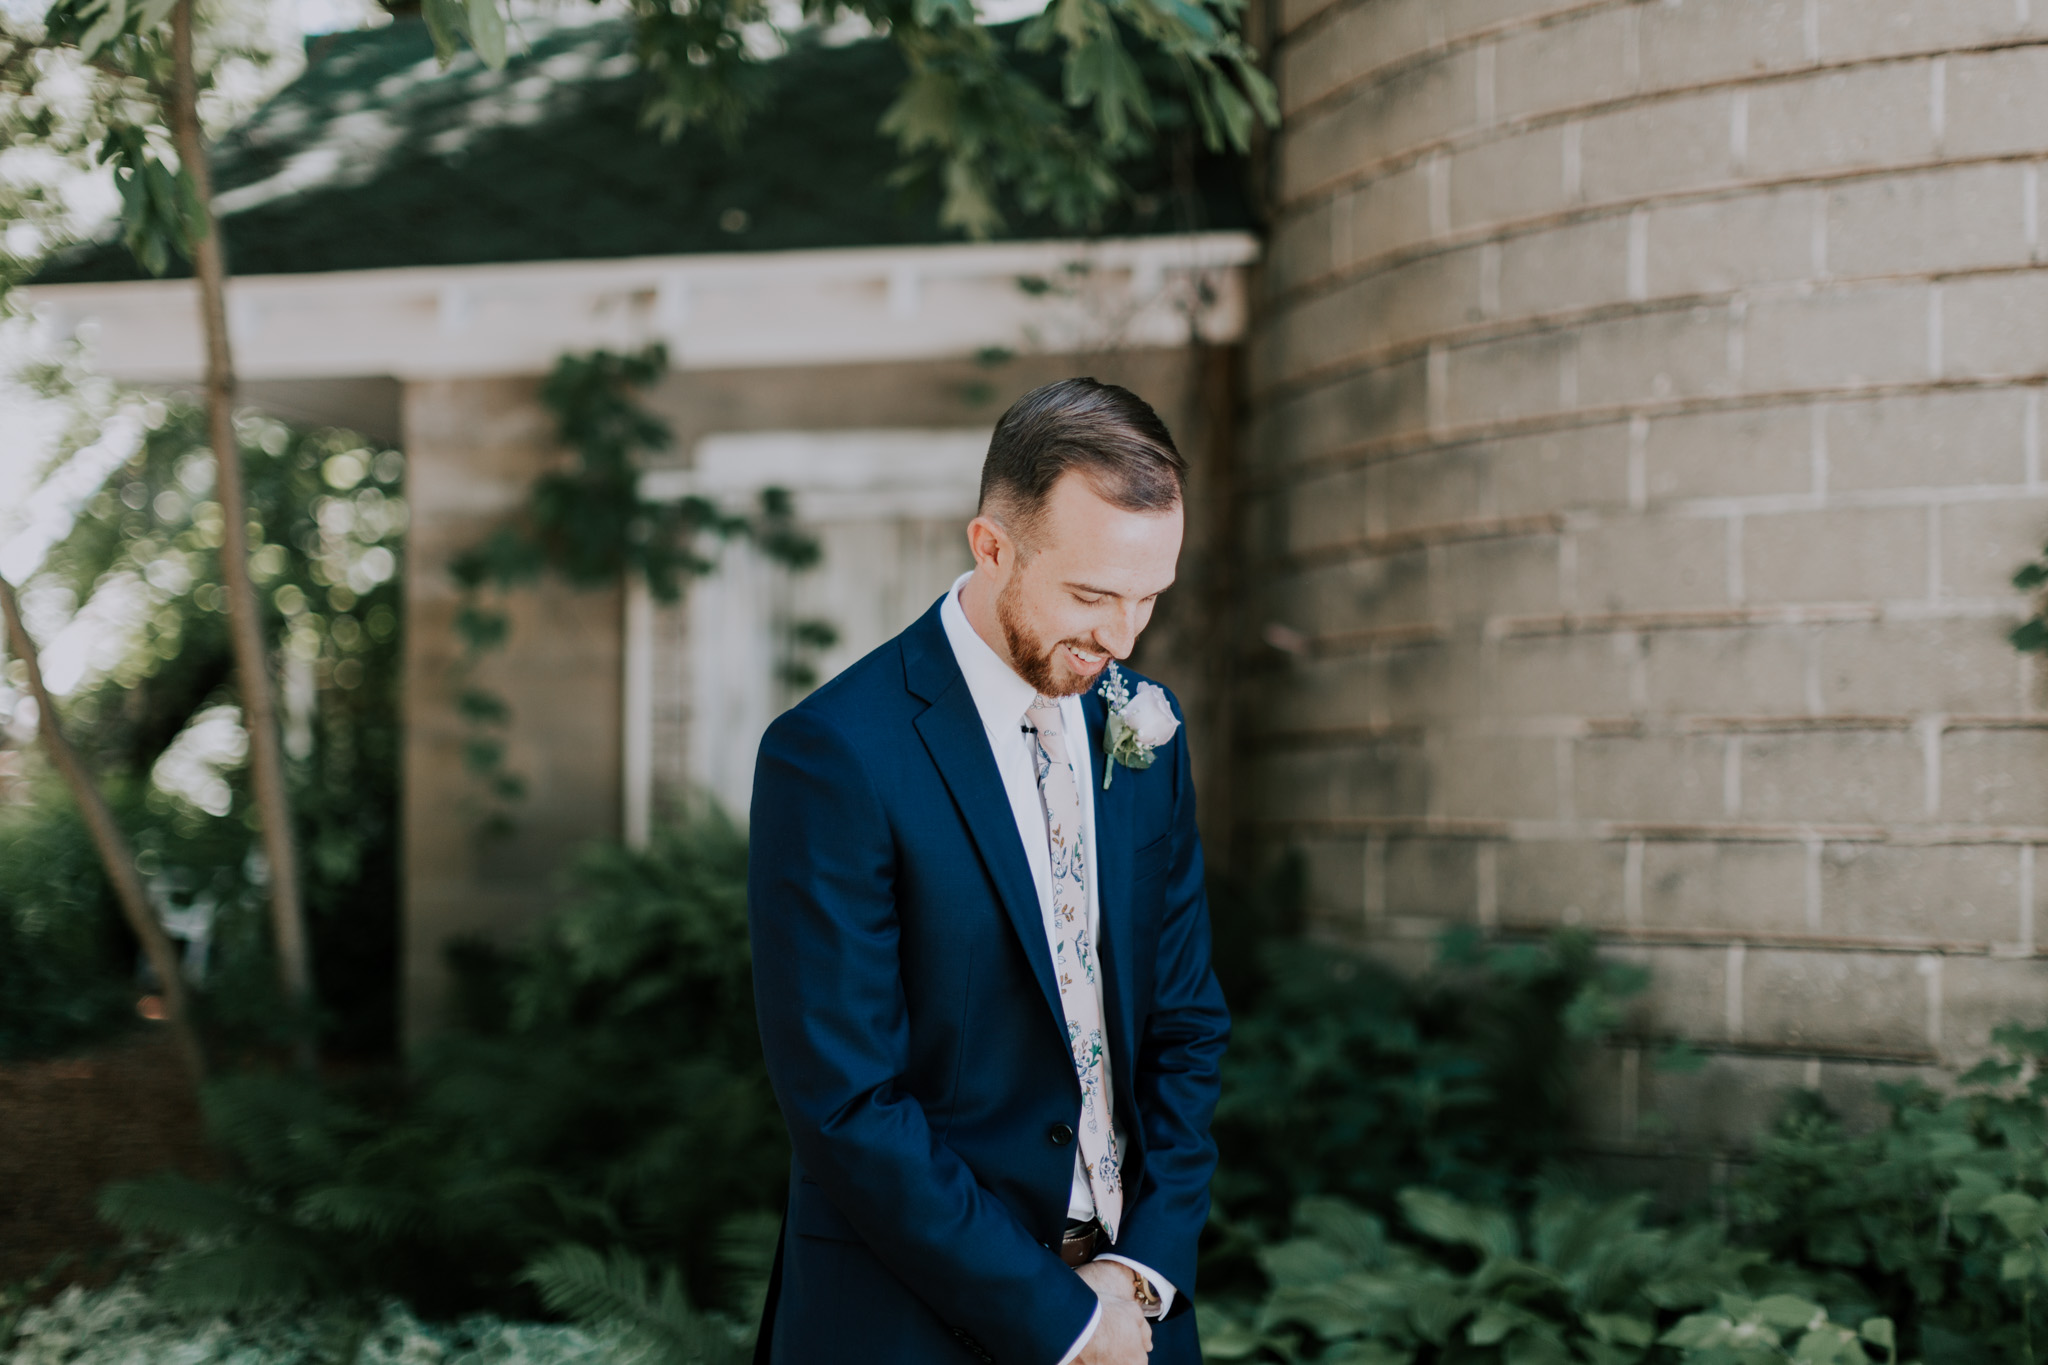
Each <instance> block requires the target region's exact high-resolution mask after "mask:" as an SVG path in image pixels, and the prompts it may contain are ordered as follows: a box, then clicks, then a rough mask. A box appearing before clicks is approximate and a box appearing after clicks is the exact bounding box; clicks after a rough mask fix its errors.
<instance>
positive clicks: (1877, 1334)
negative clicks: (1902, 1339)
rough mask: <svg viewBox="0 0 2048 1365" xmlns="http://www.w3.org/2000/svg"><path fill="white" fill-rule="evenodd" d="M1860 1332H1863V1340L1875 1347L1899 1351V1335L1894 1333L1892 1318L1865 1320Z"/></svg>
mask: <svg viewBox="0 0 2048 1365" xmlns="http://www.w3.org/2000/svg"><path fill="white" fill-rule="evenodd" d="M1858 1330H1860V1331H1861V1333H1862V1335H1863V1339H1864V1340H1865V1341H1867V1342H1869V1343H1870V1344H1871V1345H1873V1346H1882V1347H1884V1348H1885V1349H1886V1350H1887V1351H1895V1350H1897V1349H1898V1346H1899V1339H1898V1334H1897V1333H1896V1332H1895V1331H1893V1329H1892V1320H1891V1319H1890V1318H1865V1319H1864V1320H1863V1326H1862V1327H1861V1328H1860V1329H1858Z"/></svg>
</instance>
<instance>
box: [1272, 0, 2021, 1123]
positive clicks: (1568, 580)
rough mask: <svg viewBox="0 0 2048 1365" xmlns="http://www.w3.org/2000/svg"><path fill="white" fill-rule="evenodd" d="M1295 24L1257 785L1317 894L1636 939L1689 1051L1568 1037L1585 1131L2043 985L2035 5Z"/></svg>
mask: <svg viewBox="0 0 2048 1365" xmlns="http://www.w3.org/2000/svg"><path fill="white" fill-rule="evenodd" d="M1278 23H1279V27H1280V30H1281V33H1280V37H1279V39H1278V42H1277V46H1276V68H1277V71H1278V76H1279V81H1280V85H1281V93H1282V99H1283V103H1284V107H1285V123H1284V126H1283V129H1282V131H1281V133H1280V135H1279V137H1278V138H1277V140H1276V145H1275V150H1274V169H1273V184H1272V189H1273V194H1274V198H1275V201H1276V204H1277V220H1276V223H1275V227H1274V233H1273V238H1272V244H1271V249H1270V253H1269V259H1268V264H1267V270H1266V280H1265V292H1264V299H1263V306H1262V309H1261V318H1262V321H1261V323H1260V326H1259V330H1258V332H1257V334H1256V336H1255V339H1254V342H1253V345H1252V349H1251V355H1250V372H1251V381H1250V383H1251V388H1252V406H1253V420H1252V423H1251V431H1250V439H1249V440H1248V442H1247V445H1246V451H1245V456H1244V465H1245V475H1244V478H1245V481H1246V494H1247V501H1246V516H1247V519H1248V523H1247V532H1246V535H1247V542H1248V544H1249V545H1250V546H1251V548H1252V552H1253V554H1254V555H1255V556H1256V560H1257V564H1258V569H1257V571H1256V572H1255V573H1254V574H1253V576H1252V577H1253V581H1254V585H1255V586H1254V598H1253V602H1252V609H1253V612H1254V617H1255V621H1256V622H1257V623H1262V624H1263V625H1264V626H1265V627H1266V629H1265V638H1266V639H1267V640H1268V641H1269V642H1276V643H1273V644H1271V645H1270V646H1269V647H1270V648H1272V649H1273V651H1274V657H1275V659H1276V667H1277V669H1278V671H1277V673H1276V677H1277V678H1279V679H1281V681H1279V682H1277V683H1276V685H1274V686H1271V687H1268V688H1264V689H1261V691H1260V692H1259V694H1258V695H1257V696H1256V697H1255V698H1254V699H1252V700H1251V701H1250V703H1249V705H1248V710H1247V714H1248V717H1249V720H1248V722H1247V724H1248V725H1249V726H1251V727H1253V730H1254V732H1253V734H1252V736H1251V738H1250V742H1249V745H1248V753H1249V754H1250V755H1251V758H1250V767H1249V770H1248V774H1249V783H1250V791H1249V792H1248V797H1247V805H1248V806H1249V807H1250V808H1251V809H1253V810H1254V811H1256V812H1257V829H1258V832H1259V834H1260V836H1261V837H1262V839H1263V840H1265V841H1266V842H1269V843H1272V844H1285V845H1289V846H1292V847H1295V848H1298V849H1300V850H1302V851H1303V852H1304V853H1305V855H1306V856H1307V858H1308V865H1309V868H1310V884H1311V888H1312V890H1311V895H1312V902H1313V904H1312V909H1313V913H1314V914H1315V915H1316V917H1317V919H1318V921H1319V922H1320V924H1321V925H1322V926H1323V927H1324V928H1325V930H1326V931H1328V932H1330V933H1333V934H1340V935H1349V936H1354V937H1357V938H1360V939H1363V940H1366V941H1369V942H1372V943H1374V944H1376V945H1379V946H1380V947H1381V948H1382V949H1383V950H1384V951H1387V952H1389V953H1393V954H1398V955H1403V956H1406V957H1409V958H1411V959H1412V958H1413V957H1415V956H1418V955H1419V953H1420V950H1421V948H1420V945H1421V944H1422V943H1423V942H1424V941H1426V939H1427V938H1428V937H1429V936H1430V935H1432V934H1433V933H1434V932H1435V931H1437V930H1438V929H1440V928H1441V927H1442V926H1444V925H1445V924H1447V923H1451V922H1458V921H1464V922H1474V923H1478V924H1481V925H1486V926H1493V927H1498V928H1500V929H1504V930H1540V929H1542V928H1545V927H1547V926H1550V925H1556V924H1581V925H1585V926H1589V927H1591V928H1592V929H1594V930H1596V931H1597V932H1598V933H1599V934H1600V935H1602V936H1603V937H1604V938H1605V939H1606V940H1607V941H1609V942H1610V943H1611V944H1612V945H1613V948H1614V951H1616V952H1621V953H1625V954H1627V955H1629V956H1631V957H1634V958H1636V959H1639V960H1641V961H1643V962H1644V963H1646V964H1648V965H1649V966H1650V967H1651V968H1652V969H1653V970H1654V973H1655V979H1656V983H1657V984H1656V986H1655V988H1654V991H1653V994H1652V998H1651V999H1650V1000H1649V1001H1648V1002H1647V1003H1646V1005H1645V1006H1644V1008H1643V1010H1642V1012H1641V1014H1640V1017H1639V1018H1638V1020H1637V1023H1636V1028H1637V1031H1638V1033H1639V1035H1640V1041H1641V1043H1642V1045H1643V1047H1649V1046H1652V1045H1654V1044H1655V1043H1657V1042H1658V1041H1659V1040H1660V1039H1663V1038H1675V1037H1683V1038H1686V1039H1689V1040H1692V1041H1693V1042H1695V1043H1697V1044H1698V1045H1699V1046H1701V1047H1703V1048H1705V1049H1707V1050H1708V1051H1709V1052H1710V1054H1711V1056H1712V1062H1711V1064H1710V1066H1709V1067H1708V1069H1707V1071H1706V1072H1704V1073H1702V1074H1701V1075H1700V1076H1699V1077H1696V1078H1691V1079H1683V1078H1677V1077H1671V1076H1665V1075H1661V1074H1659V1073H1657V1072H1656V1071H1655V1068H1654V1067H1652V1066H1651V1065H1650V1064H1649V1062H1648V1061H1647V1060H1646V1054H1645V1052H1644V1051H1643V1050H1642V1048H1625V1049H1622V1050H1620V1051H1619V1052H1618V1053H1617V1054H1616V1055H1615V1056H1614V1057H1612V1058H1609V1059H1607V1061H1606V1062H1603V1064H1602V1067H1601V1068H1599V1069H1598V1070H1599V1071H1600V1077H1599V1079H1598V1084H1597V1087H1596V1089H1597V1091H1598V1094H1597V1097H1596V1100H1595V1103H1594V1111H1595V1113H1596V1114H1597V1115H1598V1122H1599V1126H1600V1130H1601V1140H1602V1141H1604V1142H1606V1143H1608V1144H1609V1145H1610V1146H1611V1147H1612V1148H1613V1149H1614V1150H1615V1151H1616V1152H1618V1153H1622V1152H1634V1151H1649V1150H1658V1149H1663V1148H1668V1147H1672V1146H1676V1147H1681V1148H1683V1147H1686V1146H1687V1145H1688V1144H1690V1145H1691V1146H1692V1147H1693V1148H1696V1149H1704V1148H1712V1147H1716V1146H1722V1145H1726V1144H1729V1143H1733V1142H1737V1141H1739V1139H1740V1137H1741V1134H1742V1132H1745V1131H1747V1129H1746V1128H1745V1127H1744V1125H1745V1124H1748V1123H1749V1122H1750V1120H1749V1118H1742V1117H1740V1116H1742V1115H1749V1116H1751V1117H1753V1116H1754V1115H1755V1114H1756V1113H1760V1112H1763V1111H1764V1110H1765V1109H1767V1108H1768V1106H1767V1105H1763V1104H1760V1103H1757V1102H1751V1101H1747V1100H1746V1101H1744V1103H1743V1105H1740V1106H1736V1105H1732V1104H1731V1102H1730V1101H1728V1100H1727V1098H1726V1096H1725V1094H1724V1093H1723V1092H1725V1091H1728V1090H1729V1088H1730V1087H1733V1088H1734V1090H1735V1091H1739V1092H1741V1093H1743V1094H1751V1093H1755V1094H1764V1093H1767V1092H1771V1091H1774V1090H1775V1089H1776V1088H1778V1087H1781V1086H1783V1085H1785V1084H1799V1085H1806V1086H1810V1087H1814V1088H1818V1089H1820V1090H1822V1091H1823V1092H1824V1093H1827V1094H1829V1095H1834V1096H1848V1095H1850V1094H1852V1093H1860V1092H1858V1091H1857V1085H1858V1084H1860V1082H1861V1081H1862V1080H1866V1079H1868V1078H1869V1077H1870V1076H1871V1075H1878V1074H1901V1073H1905V1072H1912V1071H1919V1070H1923V1069H1926V1068H1934V1067H1940V1066H1944V1065H1948V1064H1952V1063H1955V1062H1957V1061H1966V1060H1968V1059H1970V1058H1972V1057H1973V1056H1974V1055H1975V1054H1976V1053H1977V1052H1978V1050H1979V1049H1981V1048H1982V1047H1983V1045H1984V1043H1985V1040H1986V1038H1987V1036H1988V1033H1989V1031H1990V1029H1991V1028H1992V1027H1993V1026H1995V1025H1996V1024H1997V1023H1999V1022H2001V1021H2002V1020H2004V1019H2006V1018H2010V1017H2015V1016H2027V1017H2030V1018H2033V1019H2035V1020H2036V1021H2039V1020H2040V1019H2042V1018H2043V1017H2048V970H2044V969H2043V968H2042V967H2041V966H2040V965H2039V963H2038V957H2037V953H2038V949H2037V927H2036V926H2037V921H2038V919H2039V905H2040V900H2041V897H2042V894H2043V889H2044V883H2048V876H2039V875H2037V871H2036V869H2037V861H2038V850H2039V848H2040V846H2041V845H2042V844H2043V843H2048V707H2044V701H2048V693H2044V688H2043V684H2042V681H2041V679H2040V677H2039V675H2038V672H2037V669H2036V666H2035V663H2034V661H2033V660H2031V659H2028V658H2023V657H2022V656H2020V655H2019V654H2017V653H2015V652H2014V651H2013V650H2012V649H2011V648H2010V647H2009V646H2008V645H2007V644H2006V642H2005V635H2006V633H2007V632H2008V631H2009V630H2010V629H2011V628H2012V626H2013V625H2014V624H2015V623H2016V622H2017V621H2018V620H2020V619H2021V618H2022V616H2023V615H2024V613H2025V608H2026V604H2025V602H2024V601H2023V599H2022V598H2021V596H2020V595H2019V594H2017V593H2015V592H2014V590H2013V589H2012V588H2011V587H2010V585H2009V578H2010V575H2011V573H2012V572H2013V570H2014V569H2015V568H2016V567H2017V566H2018V565H2019V564H2020V563H2021V562H2023V561H2024V560H2026V559H2028V558H2029V557H2030V556H2031V555H2032V554H2033V553H2034V552H2035V551H2036V550H2037V549H2038V547H2039V546H2040V545H2041V543H2042V541H2043V540H2044V538H2048V481H2044V478H2043V469H2042V455H2041V444H2042V412H2041V407H2042V402H2041V393H2042V385H2043V383H2044V381H2048V269H2044V268H2043V260H2044V258H2043V245H2042V240H2041V208H2042V188H2041V180H2042V174H2041V172H2042V165H2043V162H2044V160H2048V3H2042V0H1885V2H1884V3H1874V0H1282V3H1281V5H1280V14H1279V18H1278ZM1852 1082H1855V1083H1854V1084H1852ZM1866 1089H1867V1087H1866ZM1717 1096H1718V1097H1719V1098H1717ZM1731 1116H1734V1117H1731Z"/></svg>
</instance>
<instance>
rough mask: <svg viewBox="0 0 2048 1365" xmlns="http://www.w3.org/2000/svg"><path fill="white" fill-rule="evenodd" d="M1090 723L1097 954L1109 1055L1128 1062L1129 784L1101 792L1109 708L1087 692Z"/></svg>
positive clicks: (1124, 775)
mask: <svg viewBox="0 0 2048 1365" xmlns="http://www.w3.org/2000/svg"><path fill="white" fill-rule="evenodd" d="M1081 709H1082V711H1083V712H1084V713H1085V714H1086V715H1087V717H1088V754H1089V767H1088V771H1089V772H1090V773H1091V774H1092V775H1093V778H1094V784H1095V872H1096V876H1097V878H1098V879H1099V880H1100V882H1101V885H1099V886H1098V887H1096V890H1095V900H1096V905H1097V908H1098V911H1099V913H1100V914H1101V917H1102V932H1101V940H1102V941H1101V942H1100V943H1099V944H1097V945H1096V946H1097V948H1098V950H1099V951H1100V953H1101V956H1102V961H1103V964H1104V968H1105V974H1104V978H1103V1007H1104V1009H1105V1011H1106V1012H1107V1013H1108V1015H1109V1020H1110V1029H1111V1031H1112V1037H1111V1051H1110V1055H1111V1057H1113V1058H1128V1057H1130V1055H1131V1047H1132V1042H1133V1039H1134V1037H1135V1034H1134V1032H1133V1029H1132V1025H1131V952H1130V944H1131V801H1130V797H1131V790H1132V788H1131V779H1132V778H1133V777H1135V776H1136V774H1135V773H1132V772H1130V771H1129V770H1125V771H1122V772H1120V773H1118V774H1117V776H1116V777H1115V778H1112V779H1111V781H1110V787H1109V790H1108V791H1104V790H1103V789H1102V774H1103V765H1105V764H1107V763H1109V762H1110V757H1109V755H1108V754H1106V753H1104V752H1103V751H1102V728H1103V726H1104V725H1106V724H1108V721H1109V708H1108V704H1107V703H1106V702H1104V701H1103V700H1102V697H1101V695H1100V694H1099V693H1097V692H1096V691H1094V690H1093V689H1090V690H1089V691H1088V693H1087V694H1086V695H1084V696H1083V697H1082V698H1081ZM1117 1075H1118V1077H1119V1082H1118V1086H1119V1088H1120V1089H1121V1088H1122V1086H1123V1085H1126V1084H1128V1083H1129V1079H1130V1068H1129V1066H1128V1065H1126V1066H1124V1067H1123V1068H1121V1069H1120V1070H1119V1071H1118V1072H1117Z"/></svg>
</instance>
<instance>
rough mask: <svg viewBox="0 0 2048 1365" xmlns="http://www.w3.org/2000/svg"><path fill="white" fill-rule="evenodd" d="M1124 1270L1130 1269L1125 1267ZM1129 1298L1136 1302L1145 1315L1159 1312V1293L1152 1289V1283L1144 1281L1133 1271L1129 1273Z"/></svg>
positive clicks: (1143, 1278) (1142, 1277) (1141, 1276)
mask: <svg viewBox="0 0 2048 1365" xmlns="http://www.w3.org/2000/svg"><path fill="white" fill-rule="evenodd" d="M1125 1269H1127V1270H1129V1269H1130V1267H1128V1266H1126V1267H1125ZM1131 1296H1132V1297H1133V1298H1135V1299H1136V1300H1137V1301H1138V1306H1139V1307H1140V1308H1142V1309H1144V1310H1145V1311H1146V1312H1147V1313H1156V1312H1158V1311H1159V1291H1158V1290H1156V1289H1154V1288H1153V1287H1152V1281H1150V1280H1148V1279H1146V1278H1145V1277H1144V1276H1143V1275H1140V1274H1139V1273H1138V1272H1137V1271H1135V1270H1132V1271H1131Z"/></svg>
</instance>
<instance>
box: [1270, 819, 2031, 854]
mask: <svg viewBox="0 0 2048 1365" xmlns="http://www.w3.org/2000/svg"><path fill="white" fill-rule="evenodd" d="M1246 825H1247V826H1248V827H1249V828H1252V829H1258V830H1269V831H1274V832H1278V833H1292V834H1294V835H1296V836H1307V837H1338V836H1341V837H1358V838H1362V837H1365V836H1367V835H1373V836H1378V837H1383V838H1411V839H1413V838H1432V839H1468V840H1469V839H1494V840H1499V841H1502V842H1506V843H1529V844H1557V843H1619V842H1624V841H1626V840H1628V839H1632V838H1641V839H1643V840H1645V841H1647V842H1649V843H1681V844H1692V843H1705V844H1800V845H1803V844H1806V843H1808V842H1810V841H1812V840H1815V839H1818V840H1820V841H1821V842H1822V843H1827V844H1884V845H1889V846H1892V847H1896V848H1954V847H1972V848H1980V847H1981V848H1990V847H2008V846H2014V845H2020V844H2042V843H2048V826H2041V825H2033V826H2007V825H1818V824H1784V825H1762V824H1735V823H1728V824H1680V823H1675V822H1631V821H1620V820H1587V821H1580V822H1578V823H1575V824H1569V825H1566V824H1560V823H1558V822H1557V821H1552V820H1509V819H1476V818H1470V817H1463V816H1448V815H1349V816H1328V815H1326V816H1315V817H1307V816H1266V817H1252V818H1250V819H1248V820H1247V821H1246Z"/></svg>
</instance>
